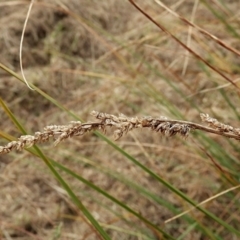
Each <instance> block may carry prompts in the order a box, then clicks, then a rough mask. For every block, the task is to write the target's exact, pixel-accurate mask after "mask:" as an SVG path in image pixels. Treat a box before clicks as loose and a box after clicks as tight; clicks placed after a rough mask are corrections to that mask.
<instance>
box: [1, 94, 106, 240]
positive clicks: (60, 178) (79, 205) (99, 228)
mask: <svg viewBox="0 0 240 240" xmlns="http://www.w3.org/2000/svg"><path fill="white" fill-rule="evenodd" d="M0 104H1V105H2V107H3V109H4V111H5V112H6V113H7V114H8V116H9V118H10V119H11V121H12V122H13V123H14V124H15V125H16V126H17V128H18V129H19V130H20V131H21V132H22V133H23V134H25V135H27V132H26V130H25V129H24V128H23V127H22V126H21V124H20V122H19V121H18V120H17V119H16V117H15V116H14V114H13V113H12V112H11V111H10V109H9V108H8V107H7V106H6V104H5V103H4V102H3V100H2V99H1V98H0ZM33 148H34V149H35V151H36V152H37V154H38V156H39V157H40V158H41V159H42V160H43V161H44V163H45V164H46V165H47V167H48V168H49V169H50V171H51V172H52V174H53V175H54V176H55V178H56V179H57V180H58V182H59V183H60V184H61V185H62V186H63V188H64V189H65V190H66V192H67V193H68V195H69V196H70V198H71V199H72V201H73V202H74V203H75V204H76V206H77V207H78V208H79V209H80V210H81V211H82V213H83V214H84V216H85V217H86V218H87V219H88V220H89V221H90V222H91V223H92V225H93V226H94V227H95V229H96V230H97V232H98V233H99V235H100V236H102V238H103V239H106V240H110V239H111V238H110V237H109V235H108V234H107V233H106V232H105V231H104V230H103V228H102V227H101V226H100V225H99V223H98V222H97V221H96V220H95V218H94V217H93V216H92V214H91V213H90V212H89V211H88V210H87V208H86V207H85V206H84V205H83V203H82V202H81V201H80V200H79V199H78V198H77V196H76V195H75V194H74V192H73V191H72V189H71V188H70V187H69V185H68V184H67V182H65V181H64V179H63V178H62V177H61V175H60V174H59V173H58V172H57V171H56V170H55V168H54V166H53V164H52V163H51V161H49V160H48V158H47V157H46V156H45V155H44V154H43V153H42V151H41V150H40V149H39V148H38V147H37V146H36V145H35V146H33Z"/></svg>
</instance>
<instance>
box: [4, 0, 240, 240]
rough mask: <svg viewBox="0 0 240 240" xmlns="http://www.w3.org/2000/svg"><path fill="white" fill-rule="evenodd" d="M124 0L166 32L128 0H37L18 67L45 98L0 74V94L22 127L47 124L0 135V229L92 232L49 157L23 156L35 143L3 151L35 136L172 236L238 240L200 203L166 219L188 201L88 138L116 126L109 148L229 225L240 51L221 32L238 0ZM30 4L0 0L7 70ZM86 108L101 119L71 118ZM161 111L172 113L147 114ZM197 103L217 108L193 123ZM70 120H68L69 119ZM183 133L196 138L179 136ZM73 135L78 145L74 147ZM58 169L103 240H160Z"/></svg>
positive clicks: (11, 232)
mask: <svg viewBox="0 0 240 240" xmlns="http://www.w3.org/2000/svg"><path fill="white" fill-rule="evenodd" d="M134 2H136V3H137V4H138V5H139V6H140V7H141V9H142V10H143V11H144V12H145V13H147V14H148V16H150V17H151V19H153V20H155V21H156V22H157V23H158V24H160V26H163V27H164V29H165V30H167V31H165V32H162V31H159V28H158V27H157V26H156V25H154V24H153V23H152V22H150V20H151V19H147V18H145V17H144V16H143V15H142V14H141V13H140V12H139V11H137V10H136V9H135V8H134V7H133V6H132V5H131V4H130V2H129V1H127V0H126V1H118V0H106V1H94V3H93V1H89V0H83V1H81V6H80V5H79V1H77V0H71V1H66V0H62V1H52V2H51V3H48V2H46V1H37V0H36V1H35V4H34V7H33V9H32V13H31V15H30V18H29V22H28V25H27V28H26V34H25V37H24V39H25V40H24V44H23V67H24V70H25V74H26V76H27V79H29V81H30V82H31V83H33V84H34V85H35V86H37V87H38V88H39V89H40V90H41V91H42V92H43V93H46V94H48V96H51V97H52V99H54V100H52V101H51V100H49V99H48V98H46V97H45V96H42V95H40V94H39V93H37V92H32V91H29V89H27V88H26V86H25V85H23V84H22V83H20V82H18V81H16V79H14V78H13V77H12V76H10V75H9V73H6V72H5V71H1V72H0V77H1V82H0V95H1V98H2V99H4V102H6V104H7V106H8V107H9V108H10V109H11V111H12V112H13V113H14V115H15V116H16V117H17V118H18V119H20V121H21V124H22V125H24V126H25V128H26V132H28V133H34V132H35V131H36V129H43V131H41V132H37V133H35V134H29V135H27V136H22V137H20V138H19V139H17V140H16V141H14V142H9V143H8V144H9V145H8V144H6V140H4V139H2V138H1V139H0V145H2V146H3V147H1V151H2V153H8V152H9V151H10V152H11V153H10V154H4V155H3V154H2V155H1V156H0V158H1V161H0V173H1V175H0V177H1V194H0V195H1V196H0V197H1V206H0V214H1V216H4V219H3V221H2V220H1V222H0V227H1V232H0V238H1V237H2V238H6V239H7V238H9V239H11V238H15V237H23V236H24V237H26V239H34V237H35V238H36V239H46V238H47V239H53V238H54V239H57V237H54V236H55V235H54V234H55V233H56V235H57V233H61V237H58V238H59V239H69V238H76V239H78V238H80V237H82V238H83V239H84V238H85V239H96V238H97V237H98V236H97V235H96V234H95V232H94V230H93V229H92V228H91V227H90V226H89V223H88V221H87V220H86V219H84V218H82V213H81V211H80V210H79V209H76V207H75V206H73V204H72V203H71V201H70V200H69V196H67V194H66V192H65V191H64V189H62V187H61V186H60V185H59V183H57V182H55V179H53V178H52V177H50V176H49V173H48V171H46V166H45V165H44V164H42V163H41V161H36V156H35V155H33V154H31V153H29V151H30V152H31V151H32V149H30V150H29V151H22V152H17V153H16V152H15V151H12V150H14V149H15V150H17V149H18V150H21V149H23V148H26V147H30V146H32V145H33V144H37V143H42V142H44V141H46V142H47V144H46V145H44V144H42V145H41V147H42V148H43V151H44V152H45V153H46V155H47V157H49V158H51V159H54V160H55V161H56V162H57V163H60V164H63V165H64V166H66V167H68V168H69V169H72V170H74V172H75V173H76V174H78V175H79V176H83V177H84V178H85V179H86V180H87V181H89V182H90V183H94V184H95V185H96V186H98V187H101V188H102V189H103V191H105V192H106V193H108V194H110V195H111V196H113V197H115V198H117V199H119V200H121V201H122V202H123V203H126V204H127V205H128V206H129V207H130V208H132V209H134V210H136V212H138V213H140V214H141V216H144V217H145V218H146V219H148V220H149V221H151V222H153V223H156V225H158V226H163V228H164V229H165V230H166V231H167V232H168V233H169V234H172V236H174V237H175V238H181V239H189V240H191V239H196V240H198V239H216V238H218V239H232V238H234V237H235V236H234V234H233V233H231V232H230V231H228V230H226V229H225V228H224V227H223V226H221V225H219V224H218V223H216V222H214V221H212V220H211V219H210V218H209V217H206V216H205V215H203V214H202V213H200V212H198V211H197V210H195V211H191V213H189V214H187V215H186V216H183V217H181V218H178V219H177V220H173V221H172V222H170V223H169V222H168V219H170V220H171V219H175V218H174V216H179V215H178V214H181V213H182V212H183V213H185V212H187V211H188V210H189V205H188V203H186V202H185V201H184V200H182V199H181V198H180V197H179V196H177V195H175V194H174V193H173V192H171V191H170V190H169V188H168V187H166V186H164V185H163V184H161V183H160V182H158V181H156V179H154V177H153V176H150V175H149V174H147V173H146V172H145V171H143V170H142V169H139V167H138V166H137V165H136V164H133V163H132V162H130V161H128V159H127V158H126V155H124V154H123V153H121V152H119V151H116V150H115V151H114V150H113V149H112V147H109V145H107V144H106V143H105V142H103V141H102V140H100V139H99V138H96V137H95V136H90V135H89V134H85V133H87V132H91V131H94V130H101V131H103V132H104V133H106V132H105V131H107V130H108V129H109V132H110V133H111V132H113V133H115V134H114V137H116V138H119V137H122V136H124V135H125V137H124V139H122V140H121V141H118V142H117V143H113V144H116V145H117V146H118V147H120V148H122V149H123V150H124V151H125V152H127V154H130V155H131V156H132V157H134V158H135V159H136V160H137V161H138V162H139V163H141V164H142V165H144V166H145V167H148V168H149V169H150V170H152V171H153V172H154V173H156V175H157V176H160V177H161V178H162V179H164V180H165V181H167V182H168V183H170V184H172V185H174V187H176V188H177V189H179V190H180V191H182V192H184V193H185V194H186V195H187V196H189V197H190V198H192V199H194V201H195V202H196V203H201V202H203V203H206V205H204V207H205V208H206V209H207V210H209V211H211V212H212V213H213V214H215V215H216V216H218V217H219V218H220V219H222V220H224V221H225V222H226V223H228V224H230V225H231V226H233V227H235V228H236V229H238V225H239V214H238V212H239V204H238V199H239V192H237V191H235V192H228V190H231V189H233V188H234V186H235V185H237V184H238V182H239V181H238V179H239V174H238V172H239V171H238V170H239V157H240V156H239V147H238V142H236V141H234V140H235V139H237V140H239V129H238V128H237V127H236V128H235V127H233V126H238V125H239V119H240V114H239V111H240V108H239V106H238V105H237V104H236V103H238V102H239V94H238V90H237V87H238V88H239V77H240V74H239V72H240V69H239V57H238V56H239V50H240V49H239V38H238V37H236V35H234V31H232V30H231V27H232V28H235V30H236V31H237V29H238V25H239V21H238V19H239V14H238V9H239V3H237V2H236V1H211V3H208V2H207V1H194V2H193V1H190V0H184V1H177V2H176V1H161V3H163V2H165V3H166V5H163V4H160V5H159V3H160V1H157V0H156V1H134ZM154 2H155V3H154ZM205 2H206V4H205ZM223 2H224V3H223ZM222 3H223V4H224V7H223V5H221V4H222ZM207 4H209V5H210V6H211V7H212V8H213V10H217V13H218V14H219V15H214V13H213V12H212V11H211V9H210V8H208V7H207ZM28 5H29V1H5V2H4V1H2V2H1V3H0V12H1V13H3V14H2V15H1V17H0V32H1V34H0V51H1V55H0V62H1V63H2V64H4V65H6V66H8V67H9V68H10V69H12V70H13V71H15V73H16V74H20V68H19V49H18V47H19V42H20V38H21V32H22V26H23V23H24V20H25V18H26V13H27V7H28ZM193 15H194V17H192V16H193ZM220 15H221V16H220ZM219 16H220V17H219ZM221 18H222V19H223V20H224V21H222V22H221ZM190 19H191V20H190ZM226 23H227V24H228V25H229V26H230V27H229V26H227V25H225V24H226ZM169 33H170V34H169ZM173 36H174V37H175V38H174V37H173ZM176 38H177V39H178V40H179V41H181V43H179V42H178V41H176ZM189 39H190V40H191V41H189ZM185 45H186V46H187V48H185V47H184V46H185ZM188 50H191V51H192V52H191V53H192V54H190V53H188V54H187V53H186V51H188ZM202 59H203V60H204V61H205V62H204V61H202ZM185 63H187V64H185ZM206 63H207V64H209V65H210V68H209V67H208V66H209V65H206ZM215 70H217V71H215ZM219 73H220V74H219ZM225 77H226V78H225ZM226 80H227V81H228V82H227V84H226ZM229 80H230V81H229ZM56 103H57V104H58V105H55V104H56ZM60 105H61V106H63V108H61V110H60V109H59V108H58V106H60ZM64 109H67V110H68V111H65V110H64ZM91 109H98V110H99V111H100V112H95V113H94V114H93V115H94V116H95V117H97V120H94V121H89V122H88V121H81V122H80V121H77V120H79V119H80V118H81V119H88V114H89V111H91ZM70 111H71V114H70ZM105 112H109V113H124V114H126V115H127V116H139V117H126V116H125V115H122V114H120V115H116V116H115V115H112V114H106V113H105ZM158 113H161V115H163V116H168V117H169V118H168V119H167V118H164V117H155V116H156V114H157V116H158ZM200 113H209V115H210V116H213V117H214V118H212V117H209V116H208V115H207V114H201V115H200V117H201V118H202V120H203V124H198V119H199V114H200ZM0 114H1V130H2V131H1V136H2V137H3V138H4V137H5V138H6V139H8V140H9V139H14V136H21V134H23V133H19V131H18V130H16V127H15V126H14V125H13V124H12V123H11V121H10V120H9V117H8V115H7V114H5V112H4V111H3V110H2V109H0ZM141 116H153V117H141ZM73 118H74V120H76V121H75V122H70V123H69V124H65V123H66V122H69V121H70V120H72V119H73ZM190 119H191V122H189V121H187V120H190ZM217 119H219V121H218V120H217ZM183 120H185V121H183ZM224 122H225V123H228V124H224ZM56 123H58V125H57V126H55V125H54V124H56ZM44 126H47V127H45V128H44ZM3 129H4V132H3ZM134 129H136V130H138V129H139V130H140V129H141V131H132V130H134ZM149 130H150V131H149ZM195 130H196V131H195ZM197 130H198V131H197ZM152 131H155V132H158V133H159V134H153V132H152ZM202 132H207V133H213V134H212V135H211V136H209V134H202ZM189 133H190V135H192V134H193V136H194V137H193V138H190V139H188V140H187V141H186V140H185V139H184V138H185V137H186V136H187V135H188V134H189ZM8 134H10V135H11V137H9V138H8V137H7V136H8ZM79 135H82V138H81V141H78V142H77V143H76V137H77V136H79ZM173 135H180V136H183V138H171V139H170V138H168V137H166V138H161V140H159V136H173ZM221 136H225V137H221ZM231 138H233V139H231ZM52 139H53V140H54V141H55V143H59V142H60V141H62V142H61V145H60V146H59V147H58V148H55V149H56V151H52V149H51V150H49V144H48V141H51V140H52ZM66 139H68V141H63V140H66ZM216 166H218V167H216ZM62 175H63V177H64V179H67V180H68V182H69V183H70V185H71V187H72V188H73V189H74V190H75V192H76V193H77V195H78V197H79V198H80V199H83V201H84V204H85V205H86V206H87V208H88V209H89V210H90V211H91V212H92V213H93V214H94V217H95V218H96V219H97V220H98V221H99V222H100V223H103V225H104V227H105V229H107V231H108V233H109V234H110V236H111V237H112V239H142V238H143V239H145V236H147V237H146V239H149V238H150V239H161V238H162V235H159V234H157V233H156V232H154V231H152V229H151V230H149V228H148V227H146V225H145V224H143V223H142V222H141V221H139V220H138V219H137V220H136V219H134V218H133V217H132V215H131V214H129V212H126V211H125V210H122V209H121V208H120V207H119V206H118V205H117V204H115V203H113V202H112V201H110V200H109V199H106V198H105V197H103V196H101V194H99V192H96V191H94V190H92V189H91V187H90V185H87V184H86V183H82V182H79V181H77V180H76V179H75V178H73V177H72V176H69V175H68V174H66V173H65V172H62ZM199 176H201V177H199ZM233 185H234V186H233ZM79 190H80V191H79ZM219 193H224V194H223V195H221V196H220V195H219ZM213 196H216V198H214V199H212V197H213ZM208 200H209V201H208ZM58 226H59V227H58ZM60 226H62V227H60ZM199 226H200V227H199ZM202 226H203V229H201V227H202ZM128 231H129V232H128ZM142 231H143V232H142ZM133 232H134V233H139V232H141V233H143V235H144V234H146V235H144V237H142V235H134V234H133ZM149 232H150V233H149ZM152 232H154V233H153V234H152Z"/></svg>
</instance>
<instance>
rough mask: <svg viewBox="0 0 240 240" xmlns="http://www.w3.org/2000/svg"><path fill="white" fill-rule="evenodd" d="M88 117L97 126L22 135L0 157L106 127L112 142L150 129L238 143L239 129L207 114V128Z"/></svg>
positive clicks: (78, 124) (74, 124)
mask: <svg viewBox="0 0 240 240" xmlns="http://www.w3.org/2000/svg"><path fill="white" fill-rule="evenodd" d="M91 114H92V115H93V116H94V117H96V119H98V120H99V122H87V123H81V122H80V121H73V122H70V124H68V125H51V126H47V127H45V128H44V131H43V132H36V133H35V134H34V135H23V136H21V137H20V138H18V140H17V141H12V142H9V143H8V144H7V145H6V146H0V154H5V153H9V152H11V151H12V150H13V149H16V150H22V149H23V148H28V147H32V146H33V145H35V144H37V143H42V142H47V141H49V139H50V138H54V139H55V145H57V144H58V143H60V142H61V141H63V140H65V139H67V138H69V137H73V136H81V135H84V134H85V133H87V132H91V131H94V130H101V131H103V132H104V133H105V132H106V128H107V127H114V128H115V130H114V139H115V140H117V139H119V138H121V137H122V136H123V135H124V134H126V133H128V132H129V131H131V130H133V129H135V128H150V129H151V130H153V131H156V132H159V133H161V134H162V135H164V136H167V137H171V136H174V135H177V134H178V135H181V136H183V137H187V136H188V134H189V132H190V130H201V131H205V132H210V133H214V134H218V135H222V136H225V137H229V138H234V139H237V140H240V128H234V127H232V126H230V125H227V124H223V123H220V122H219V121H218V120H217V119H215V118H211V117H209V115H208V114H204V113H201V114H200V117H201V119H202V121H203V122H206V123H207V124H208V125H209V126H208V127H206V126H203V125H200V124H197V123H192V122H187V121H180V120H170V119H167V118H166V117H159V118H153V117H141V118H139V117H132V118H129V117H126V116H125V115H123V114H120V115H119V116H115V115H112V114H107V113H101V112H97V111H92V113H91Z"/></svg>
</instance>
